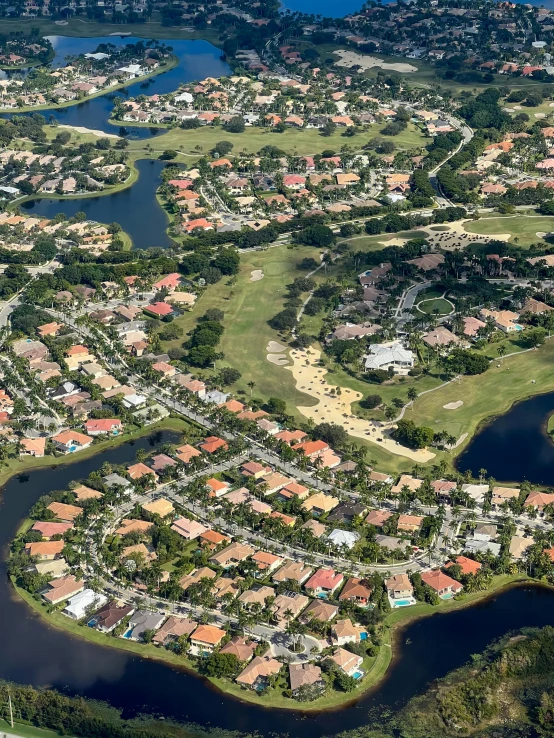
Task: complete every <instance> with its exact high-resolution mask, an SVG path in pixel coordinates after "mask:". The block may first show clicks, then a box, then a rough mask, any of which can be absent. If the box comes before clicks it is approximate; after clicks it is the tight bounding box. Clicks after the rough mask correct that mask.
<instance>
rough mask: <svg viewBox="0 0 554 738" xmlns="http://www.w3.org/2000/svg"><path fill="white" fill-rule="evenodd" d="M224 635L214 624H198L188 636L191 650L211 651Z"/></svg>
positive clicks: (195, 651) (200, 652) (197, 651)
mask: <svg viewBox="0 0 554 738" xmlns="http://www.w3.org/2000/svg"><path fill="white" fill-rule="evenodd" d="M226 635H227V634H226V632H225V631H224V630H221V628H217V627H216V626H215V625H199V626H198V628H197V629H196V630H195V631H194V633H193V634H192V635H191V637H190V645H191V651H192V652H193V653H194V654H195V655H198V654H203V653H213V651H214V650H215V649H216V648H217V647H218V646H219V644H220V643H221V641H222V640H223V639H224V638H225V636H226ZM277 663H278V662H277ZM280 666H281V665H280V664H279V667H280Z"/></svg>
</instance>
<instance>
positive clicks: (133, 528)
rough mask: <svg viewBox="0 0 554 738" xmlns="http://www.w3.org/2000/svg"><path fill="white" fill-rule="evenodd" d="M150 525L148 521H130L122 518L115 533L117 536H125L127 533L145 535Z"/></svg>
mask: <svg viewBox="0 0 554 738" xmlns="http://www.w3.org/2000/svg"><path fill="white" fill-rule="evenodd" d="M152 525H153V523H150V522H149V521H148V520H131V519H129V518H124V519H123V520H122V521H121V525H120V526H119V528H118V529H117V530H116V531H115V533H116V535H118V536H126V535H128V534H129V533H147V532H148V531H149V530H150V528H151V527H152Z"/></svg>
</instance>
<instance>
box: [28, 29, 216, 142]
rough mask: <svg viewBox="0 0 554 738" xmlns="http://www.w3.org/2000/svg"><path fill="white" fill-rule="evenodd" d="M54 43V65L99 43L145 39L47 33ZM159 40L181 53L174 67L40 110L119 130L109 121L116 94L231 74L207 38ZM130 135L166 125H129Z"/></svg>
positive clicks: (163, 89)
mask: <svg viewBox="0 0 554 738" xmlns="http://www.w3.org/2000/svg"><path fill="white" fill-rule="evenodd" d="M48 38H49V39H50V41H51V42H52V46H53V47H54V51H55V57H54V61H53V64H54V66H60V65H62V64H64V63H65V58H66V57H67V56H71V55H76V54H86V53H89V52H93V51H95V50H96V48H97V47H98V45H99V44H105V43H110V44H113V45H114V46H124V45H125V44H129V43H136V42H137V41H143V42H144V41H146V40H147V39H144V38H137V37H135V36H126V37H125V38H121V37H119V36H99V37H96V38H72V37H69V36H48ZM160 43H165V44H166V45H167V46H171V47H172V49H173V52H172V53H173V54H174V55H175V56H176V57H178V59H179V63H178V64H177V66H175V67H174V68H173V69H170V70H168V71H167V72H162V73H161V74H158V75H156V76H154V77H150V78H149V79H148V80H144V81H142V82H135V83H134V84H129V85H128V86H127V87H126V88H124V89H123V90H118V91H117V92H112V93H108V94H107V95H102V96H100V97H94V98H93V99H92V100H86V101H84V102H82V103H79V104H78V105H72V106H71V107H67V108H60V109H58V110H42V111H38V112H40V113H41V114H42V115H44V116H45V117H46V119H47V120H52V119H55V120H57V121H58V122H59V123H63V124H64V125H71V126H84V127H85V128H91V129H93V130H97V131H104V132H105V133H115V134H117V133H118V132H119V126H113V125H111V124H110V123H108V119H109V117H110V115H111V112H112V109H113V98H114V96H118V97H136V96H137V95H141V94H142V95H154V94H160V95H162V94H165V93H167V92H173V90H176V89H177V88H178V87H179V85H180V84H182V83H184V82H193V81H195V80H200V79H204V78H205V77H224V76H226V75H228V74H229V72H230V67H229V65H228V64H227V62H225V61H224V60H223V59H221V51H220V49H217V48H216V47H215V46H213V45H212V44H210V43H209V42H208V41H190V40H189V41H187V40H180V39H160ZM126 129H127V131H128V136H129V138H134V139H138V138H141V139H142V138H150V137H151V136H152V135H158V134H160V133H165V131H164V129H158V130H156V129H150V128H142V127H134V128H133V127H132V126H126Z"/></svg>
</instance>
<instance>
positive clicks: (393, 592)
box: [385, 574, 414, 600]
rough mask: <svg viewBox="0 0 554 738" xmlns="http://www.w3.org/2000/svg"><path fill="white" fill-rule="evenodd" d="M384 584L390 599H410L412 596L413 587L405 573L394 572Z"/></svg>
mask: <svg viewBox="0 0 554 738" xmlns="http://www.w3.org/2000/svg"><path fill="white" fill-rule="evenodd" d="M385 586H386V588H387V593H388V595H389V597H390V599H391V600H404V599H410V598H412V597H413V596H414V588H413V586H412V583H411V582H410V578H409V577H408V575H407V574H395V575H394V576H393V577H390V579H387V581H386V585H385Z"/></svg>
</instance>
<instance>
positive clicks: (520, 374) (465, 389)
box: [413, 340, 554, 453]
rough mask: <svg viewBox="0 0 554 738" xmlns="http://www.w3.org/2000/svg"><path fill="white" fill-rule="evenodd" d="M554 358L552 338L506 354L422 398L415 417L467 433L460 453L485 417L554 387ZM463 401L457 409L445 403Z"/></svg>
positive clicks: (435, 427) (453, 432)
mask: <svg viewBox="0 0 554 738" xmlns="http://www.w3.org/2000/svg"><path fill="white" fill-rule="evenodd" d="M553 361H554V341H552V340H550V341H547V342H546V343H545V344H544V345H543V346H541V347H540V348H539V349H536V350H533V351H527V352H525V353H520V354H518V355H516V356H510V357H505V358H504V359H502V361H498V362H494V363H493V364H492V365H491V366H490V368H489V369H488V370H487V371H486V372H485V373H484V374H479V375H477V376H472V377H462V378H461V379H459V380H456V381H454V382H451V383H449V384H448V385H446V386H444V387H441V388H440V389H437V390H436V391H435V392H430V393H428V394H426V395H423V397H419V398H418V399H417V400H416V401H415V403H414V411H413V417H414V420H416V422H417V423H418V424H419V425H426V426H429V427H430V428H432V429H433V430H434V431H443V430H444V431H447V432H448V433H450V434H451V435H453V436H455V437H456V438H459V437H460V436H461V435H462V434H463V433H467V434H468V437H467V438H466V439H465V441H464V442H463V443H462V444H461V445H460V446H458V448H457V452H458V453H460V451H461V450H462V449H463V448H464V446H465V445H466V444H467V443H468V442H469V440H470V439H471V437H472V436H473V435H474V433H475V432H476V430H477V427H478V426H479V424H480V423H481V422H482V421H483V420H485V419H486V418H491V417H493V416H495V415H500V414H502V413H505V412H507V411H508V410H509V409H510V407H511V406H512V405H513V403H514V402H517V401H518V400H523V399H525V398H527V397H530V396H532V395H536V394H539V393H541V392H550V391H552V390H554V373H553V372H552V362H553ZM497 364H498V365H499V366H498V365H497ZM459 400H463V403H464V404H463V405H462V406H461V407H459V408H458V409H457V410H445V409H444V407H443V406H444V405H446V404H448V403H451V402H457V401H459Z"/></svg>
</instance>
